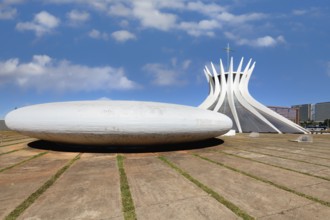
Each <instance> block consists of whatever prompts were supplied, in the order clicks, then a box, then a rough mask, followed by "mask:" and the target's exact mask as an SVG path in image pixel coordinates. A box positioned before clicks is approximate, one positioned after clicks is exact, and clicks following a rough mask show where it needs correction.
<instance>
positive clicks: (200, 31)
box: [179, 20, 221, 37]
mask: <svg viewBox="0 0 330 220" xmlns="http://www.w3.org/2000/svg"><path fill="white" fill-rule="evenodd" d="M220 27H221V26H220V24H219V23H218V22H217V21H216V20H201V21H199V22H181V23H180V25H179V29H181V30H185V31H186V32H187V33H188V34H189V35H192V36H195V37H199V36H203V35H205V36H209V37H213V36H214V35H215V33H214V32H215V29H218V28H220Z"/></svg>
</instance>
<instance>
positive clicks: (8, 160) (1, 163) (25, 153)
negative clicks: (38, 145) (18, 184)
mask: <svg viewBox="0 0 330 220" xmlns="http://www.w3.org/2000/svg"><path fill="white" fill-rule="evenodd" d="M38 153H40V152H35V151H29V150H21V151H16V152H13V153H10V154H6V156H5V157H4V155H2V156H0V170H1V169H3V168H6V167H9V166H12V165H15V164H17V163H19V162H21V161H24V160H26V159H28V158H30V157H32V156H35V155H37V154H38Z"/></svg>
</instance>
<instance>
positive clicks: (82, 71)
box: [0, 55, 139, 92]
mask: <svg viewBox="0 0 330 220" xmlns="http://www.w3.org/2000/svg"><path fill="white" fill-rule="evenodd" d="M0 82H1V83H2V84H14V85H16V86H18V87H20V88H30V89H31V88H32V89H36V90H38V91H58V92H66V91H97V90H128V89H135V88H138V87H139V86H138V84H137V83H135V82H133V81H131V80H129V79H128V78H127V76H126V75H125V71H124V69H123V68H114V67H111V66H101V67H89V66H85V65H79V64H72V63H71V62H69V61H67V60H60V61H57V60H54V59H52V58H51V57H49V56H47V55H35V56H33V59H32V61H30V62H27V63H23V62H20V61H19V59H17V58H13V59H9V60H5V61H0ZM50 82H51V83H50ZM0 85H1V84H0Z"/></svg>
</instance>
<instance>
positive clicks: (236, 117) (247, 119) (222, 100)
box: [199, 46, 308, 133]
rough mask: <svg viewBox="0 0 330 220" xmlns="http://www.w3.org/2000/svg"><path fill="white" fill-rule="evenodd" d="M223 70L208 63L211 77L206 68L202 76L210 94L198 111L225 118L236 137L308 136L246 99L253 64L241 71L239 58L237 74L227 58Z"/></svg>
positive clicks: (254, 101) (286, 121)
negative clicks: (256, 134)
mask: <svg viewBox="0 0 330 220" xmlns="http://www.w3.org/2000/svg"><path fill="white" fill-rule="evenodd" d="M226 50H227V52H228V51H229V50H230V49H229V46H228V48H226ZM228 61H229V59H228ZM227 66H228V70H227V71H225V68H224V66H223V64H222V60H220V66H219V71H217V70H216V68H215V67H214V65H213V63H211V68H212V73H211V71H210V70H209V69H208V67H205V69H204V73H205V75H206V78H207V81H208V82H209V87H210V90H209V95H208V96H207V98H206V99H205V100H204V102H203V103H202V104H201V105H200V106H199V107H200V108H203V109H208V110H211V111H216V112H220V113H223V114H225V115H227V116H228V117H230V118H231V119H232V121H233V129H235V130H236V132H239V133H242V132H274V133H308V131H307V130H305V129H304V128H302V127H301V126H299V125H297V124H296V123H294V122H292V121H291V120H289V119H287V118H285V117H283V116H282V115H280V114H278V113H276V112H274V111H272V110H271V109H269V108H267V107H266V106H264V105H263V104H261V103H259V102H258V101H256V100H255V99H254V98H253V97H252V96H251V95H250V93H249V90H248V84H249V80H250V77H251V74H252V71H253V69H254V66H255V62H254V63H253V64H252V65H251V60H250V61H249V62H248V64H247V65H246V66H245V68H243V58H242V59H241V62H240V63H239V65H238V68H237V70H234V67H233V58H231V59H230V63H228V64H227Z"/></svg>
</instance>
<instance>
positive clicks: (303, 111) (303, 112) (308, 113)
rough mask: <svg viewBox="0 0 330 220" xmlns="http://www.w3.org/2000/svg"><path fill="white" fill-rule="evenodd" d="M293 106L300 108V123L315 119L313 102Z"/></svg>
mask: <svg viewBox="0 0 330 220" xmlns="http://www.w3.org/2000/svg"><path fill="white" fill-rule="evenodd" d="M292 108H296V109H298V114H299V122H300V123H302V122H305V121H311V120H313V119H312V105H311V104H301V105H293V106H292Z"/></svg>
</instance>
